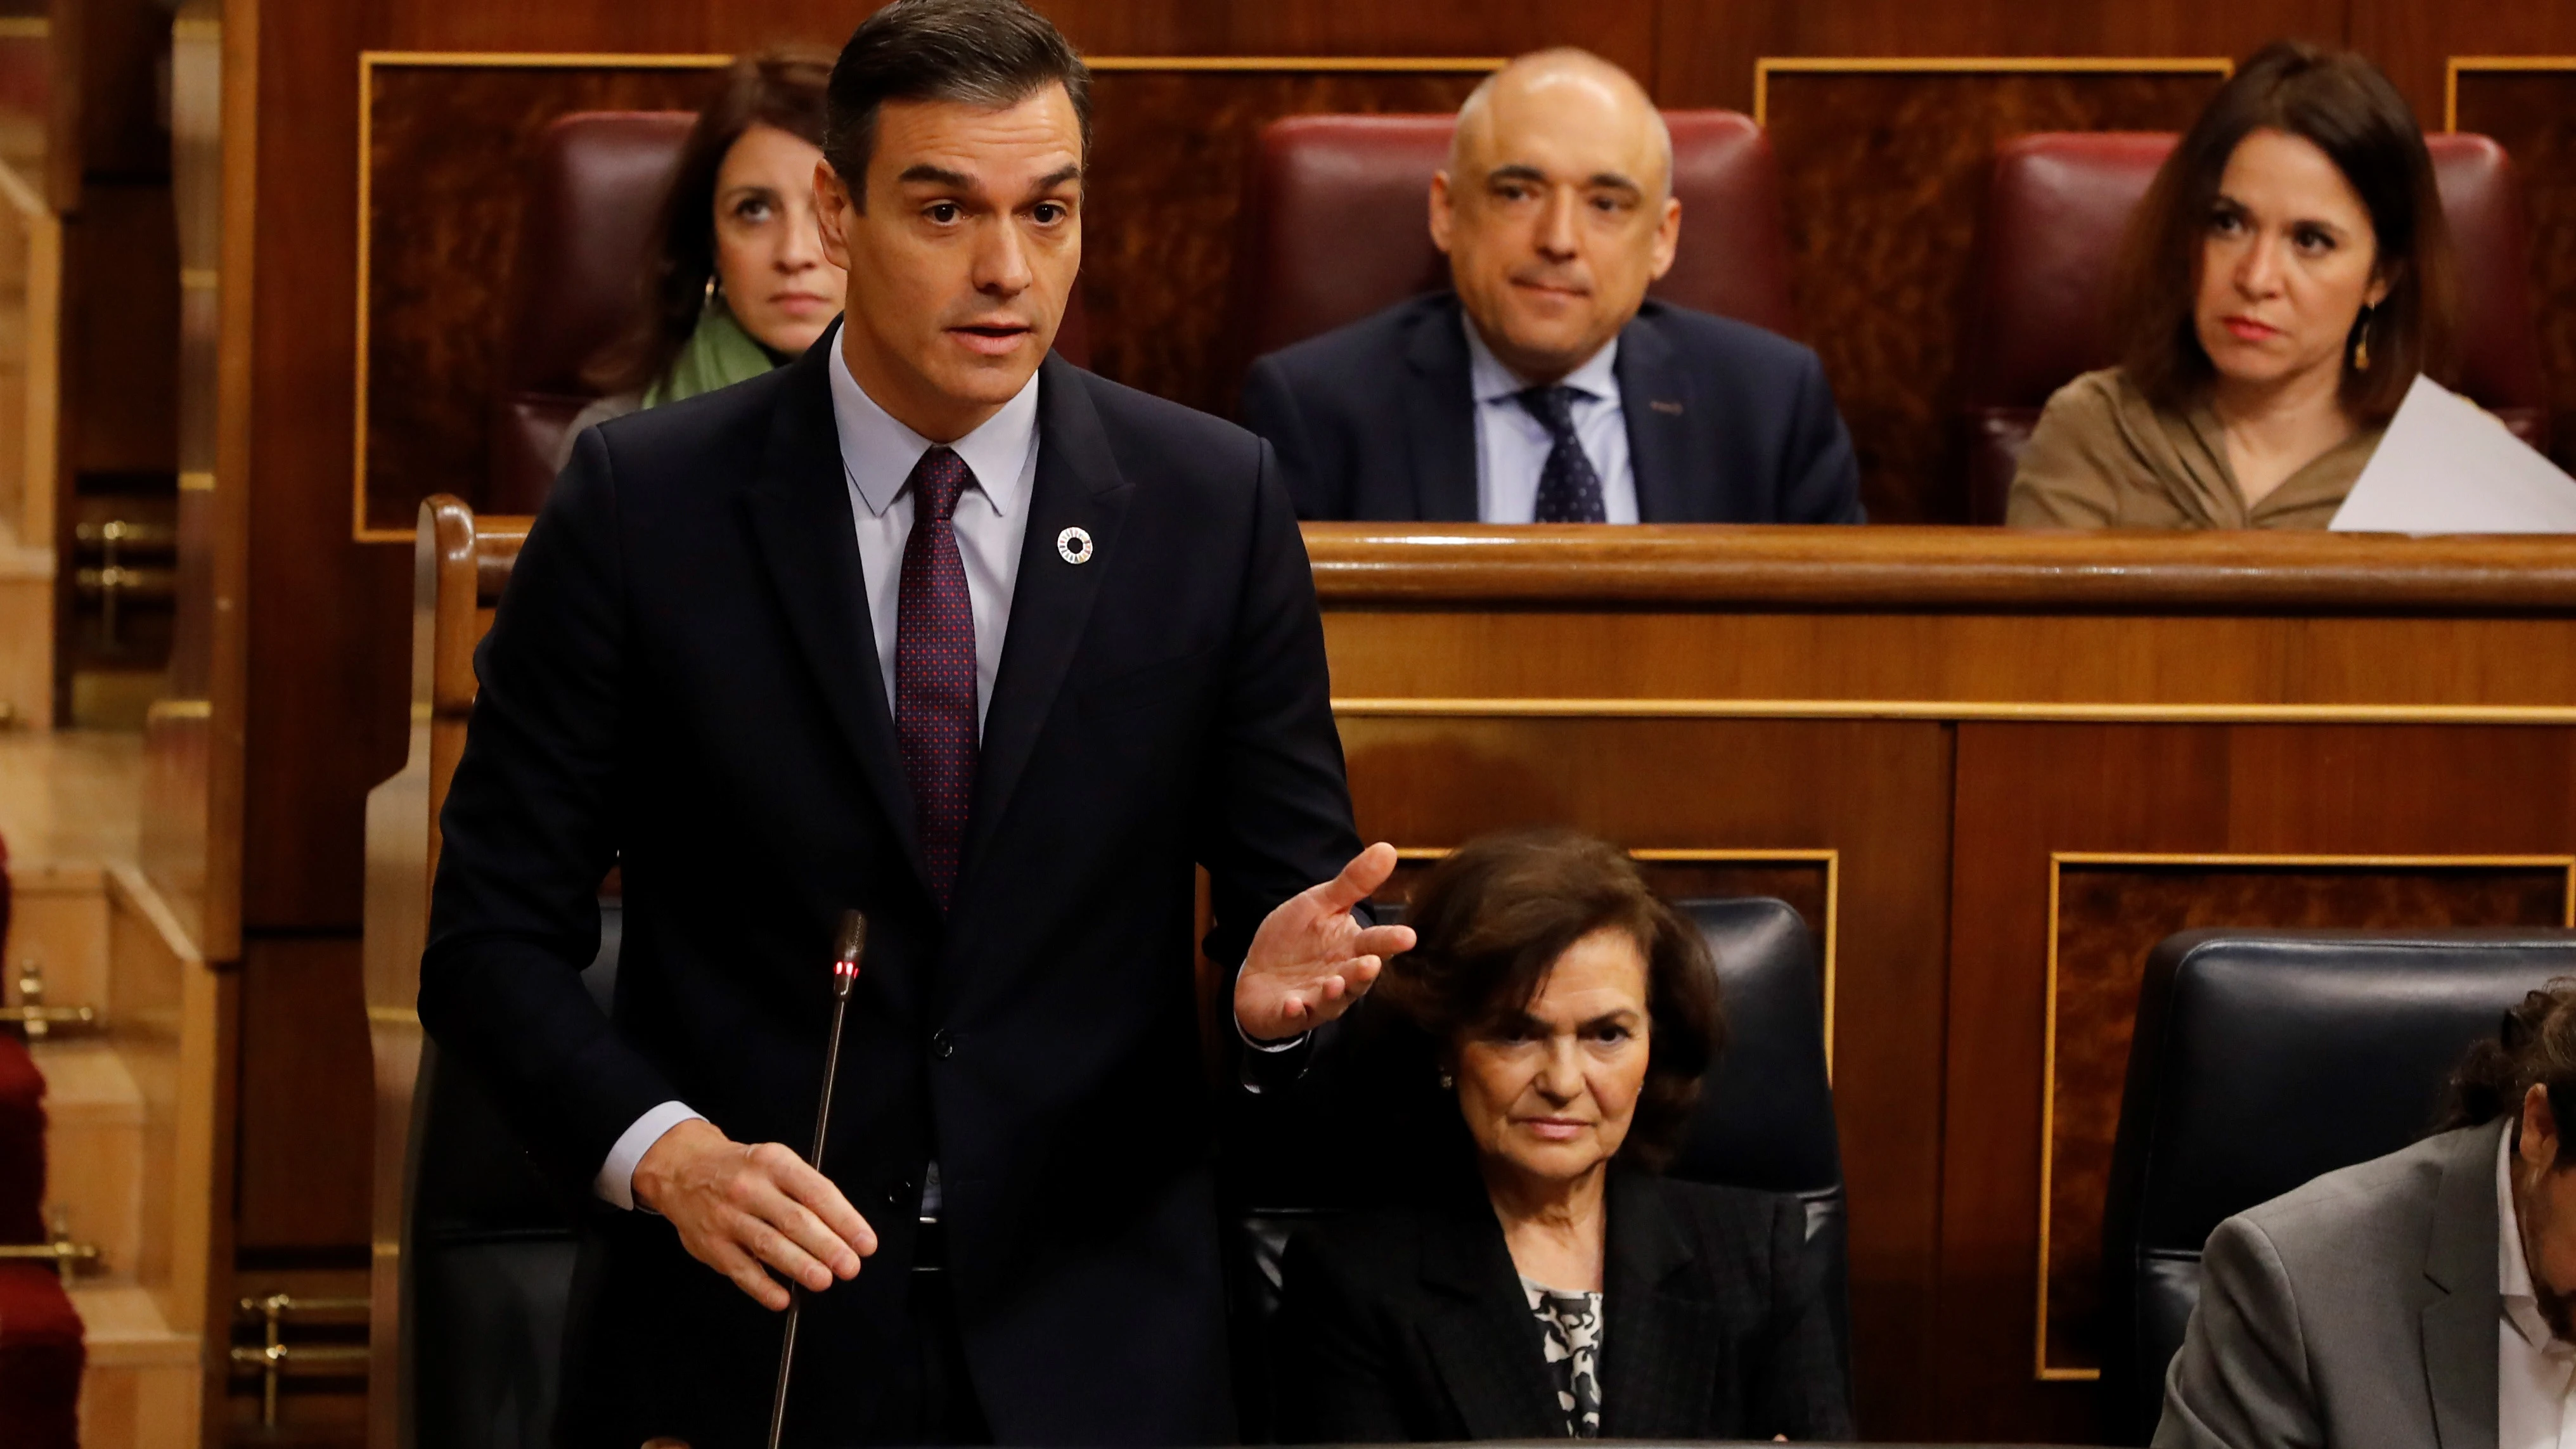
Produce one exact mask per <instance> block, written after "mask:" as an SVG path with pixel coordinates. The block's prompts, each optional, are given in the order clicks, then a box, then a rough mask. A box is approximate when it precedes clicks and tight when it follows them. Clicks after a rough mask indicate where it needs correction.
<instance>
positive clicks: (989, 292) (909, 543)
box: [420, 0, 1411, 1449]
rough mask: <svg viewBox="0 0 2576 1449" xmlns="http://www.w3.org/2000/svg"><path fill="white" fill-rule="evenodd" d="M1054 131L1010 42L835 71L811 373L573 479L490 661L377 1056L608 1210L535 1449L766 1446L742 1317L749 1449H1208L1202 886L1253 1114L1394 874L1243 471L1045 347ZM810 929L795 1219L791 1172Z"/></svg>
mask: <svg viewBox="0 0 2576 1449" xmlns="http://www.w3.org/2000/svg"><path fill="white" fill-rule="evenodd" d="M1088 116H1089V103H1088V89H1087V77H1086V72H1085V71H1084V69H1083V66H1082V64H1081V62H1080V61H1079V60H1078V59H1077V58H1076V57H1075V56H1074V54H1073V52H1072V50H1071V49H1070V47H1068V46H1067V45H1066V44H1065V42H1064V40H1063V38H1062V37H1061V36H1060V35H1058V34H1057V33H1056V31H1055V30H1054V28H1053V27H1051V26H1050V25H1048V24H1047V23H1046V21H1044V20H1043V19H1041V18H1039V17H1038V16H1037V15H1035V14H1034V13H1032V12H1030V11H1029V10H1027V9H1026V8H1024V7H1023V6H1022V5H1020V4H1019V3H1018V0H898V3H896V4H893V5H890V6H888V7H886V8H885V9H883V10H880V11H878V12H877V13H876V14H875V15H874V16H872V17H871V18H870V19H869V20H868V21H867V22H866V23H865V24H864V25H862V26H860V27H859V29H858V32H857V33H856V34H855V35H853V36H852V38H851V40H850V43H849V46H848V47H847V49H845V50H844V51H843V52H842V55H841V58H840V61H839V63H838V65H837V66H836V67H835V69H834V72H833V76H832V81H831V87H830V101H829V123H828V133H827V136H826V141H825V148H824V149H825V155H826V162H825V164H824V165H823V166H822V167H820V168H819V169H818V172H817V176H816V190H817V202H818V207H817V210H818V212H819V213H820V217H821V225H822V229H823V237H824V243H825V248H826V250H827V251H828V252H829V253H830V254H831V256H832V259H833V260H834V262H835V263H837V264H839V265H841V266H843V267H844V268H846V270H847V274H848V287H849V292H848V297H847V309H846V312H845V315H844V319H843V321H842V323H841V325H839V326H837V327H835V328H834V329H833V330H832V331H831V332H829V333H827V334H826V335H825V337H824V339H823V340H822V341H821V342H820V343H818V344H817V345H816V346H815V347H814V349H813V350H812V351H810V352H808V353H807V354H806V355H805V356H804V357H803V358H802V359H800V360H799V361H797V362H795V363H792V364H790V365H788V366H786V367H783V368H781V369H779V370H778V371H776V372H774V373H771V374H769V375H768V376H766V377H763V378H760V379H757V380H755V381H752V382H748V383H744V384H742V385H740V386H737V387H733V388H728V389H725V390H723V391H720V392H716V393H712V394H708V395H706V396H703V397H700V398H696V399H692V400H690V401H688V402H685V403H681V404H677V405H674V406H671V407H667V408H660V409H656V410H654V411H651V412H647V413H641V414H637V415H635V416H633V417H630V418H626V419H622V420H619V421H616V422H612V423H609V424H606V425H604V426H603V427H601V428H598V429H595V430H593V431H591V432H589V433H586V434H584V435H583V436H582V438H581V439H580V441H579V443H578V445H577V446H576V448H575V450H574V455H573V460H572V462H571V464H570V465H569V466H568V467H567V468H566V469H565V471H564V474H563V476H562V478H561V479H560V480H559V481H558V482H557V484H556V486H555V490H554V493H553V496H552V497H551V498H550V499H549V500H548V502H547V505H546V508H545V511H544V513H543V514H542V515H541V516H540V517H539V518H538V520H537V523H536V526H535V528H534V530H533V531H532V532H531V533H530V535H529V538H528V542H527V545H526V548H525V550H524V551H523V553H522V554H521V555H520V558H519V562H518V565H517V569H516V572H515V574H514V576H513V578H512V580H511V584H510V589H509V592H508V595H507V596H506V597H505V598H504V600H503V601H502V604H501V608H500V613H499V616H498V617H497V618H496V619H495V621H494V624H493V628H492V632H491V635H490V637H489V639H488V640H487V641H486V643H485V645H484V647H483V650H482V653H481V655H480V657H479V659H478V670H479V676H480V679H481V685H482V693H481V696H480V698H479V700H478V702H477V704H476V707H475V713H474V718H473V722H472V727H471V730H470V733H469V736H468V740H467V745H466V750H465V754H464V758H463V760H462V761H461V763H460V764H459V765H458V767H457V771H456V776H455V782H454V785H453V788H452V791H451V793H450V795H449V798H448V802H447V806H446V810H445V813H444V815H443V816H442V828H443V830H444V833H445V834H444V839H445V844H444V849H443V853H442V856H441V859H440V863H439V872H438V881H437V888H436V893H435V900H434V905H433V920H432V922H431V933H430V944H429V948H428V952H427V954H426V956H425V957H424V959H423V961H422V969H421V997H420V1012H421V1019H422V1021H423V1023H424V1024H425V1025H426V1026H427V1028H428V1029H429V1031H430V1032H431V1034H432V1035H433V1036H434V1037H435V1038H436V1039H437V1041H438V1043H439V1045H440V1047H441V1048H442V1049H443V1050H444V1051H446V1052H448V1053H450V1054H451V1059H452V1060H456V1061H460V1062H462V1063H463V1064H464V1065H465V1066H466V1067H467V1068H469V1069H470V1070H472V1071H474V1072H475V1073H476V1074H477V1075H479V1076H480V1077H481V1078H482V1079H483V1080H484V1081H485V1082H486V1083H487V1084H488V1085H489V1087H490V1088H491V1089H492V1091H493V1094H494V1096H495V1098H496V1099H497V1100H499V1101H500V1102H501V1103H502V1104H503V1106H504V1108H505V1110H506V1111H508V1112H509V1113H510V1114H511V1116H512V1117H513V1119H514V1121H515V1123H516V1125H517V1127H518V1129H519V1131H520V1132H521V1133H522V1135H523V1137H524V1138H525V1140H526V1142H527V1144H528V1146H529V1148H530V1150H531V1152H532V1154H533V1155H534V1156H535V1158H536V1159H537V1161H538V1162H539V1163H540V1164H542V1165H545V1166H547V1167H550V1168H551V1169H552V1170H553V1171H554V1172H555V1174H556V1175H557V1176H558V1177H559V1178H561V1179H562V1180H564V1181H565V1182H567V1183H568V1184H572V1185H574V1186H576V1187H577V1189H578V1190H579V1191H581V1192H583V1193H585V1194H590V1195H595V1196H596V1197H597V1198H599V1199H602V1200H603V1204H602V1205H601V1206H600V1208H599V1209H598V1211H597V1212H596V1213H595V1214H594V1215H593V1221H592V1223H591V1224H590V1226H589V1229H588V1231H587V1232H586V1234H585V1239H584V1243H583V1249H582V1259H581V1268H580V1272H579V1277H578V1284H577V1293H578V1297H577V1306H576V1310H575V1314H576V1316H575V1323H574V1327H573V1329H572V1335H571V1337H572V1342H571V1344H570V1346H569V1355H570V1365H569V1370H568V1374H567V1383H566V1388H565V1396H564V1414H563V1420H562V1432H563V1437H564V1438H565V1440H566V1441H567V1442H569V1443H573V1444H578V1445H594V1444H595V1445H602V1446H610V1445H613V1446H617V1449H633V1446H635V1445H636V1444H638V1443H640V1442H643V1441H644V1440H646V1439H649V1438H656V1437H669V1438H673V1439H678V1440H682V1441H685V1442H687V1443H690V1444H693V1445H695V1446H698V1449H710V1446H720V1445H730V1444H744V1443H753V1442H757V1440H758V1438H759V1436H760V1434H761V1432H762V1430H763V1428H764V1426H765V1425H766V1422H767V1416H768V1399H769V1394H770V1389H771V1385H772V1382H773V1375H774V1373H775V1370H776V1364H777V1355H778V1345H779V1329H780V1320H779V1318H778V1317H776V1316H775V1314H774V1310H777V1309H780V1308H783V1307H784V1306H785V1305H786V1303H787V1301H788V1292H787V1289H786V1287H785V1286H784V1285H783V1284H782V1283H781V1282H780V1281H779V1280H780V1279H781V1278H784V1279H787V1280H792V1281H794V1282H796V1283H800V1284H802V1285H803V1286H804V1287H805V1289H807V1290H808V1292H809V1293H810V1294H811V1295H812V1296H811V1297H810V1298H809V1300H808V1302H807V1304H806V1308H805V1316H804V1322H803V1328H802V1332H801V1335H800V1340H799V1343H798V1363H799V1368H798V1372H797V1375H796V1379H795V1385H796V1395H795V1398H794V1400H793V1403H792V1406H791V1408H790V1411H789V1416H788V1425H789V1438H790V1439H791V1440H792V1441H793V1442H797V1443H802V1444H825V1443H829V1444H843V1443H853V1442H865V1441H877V1442H900V1443H914V1444H922V1443H957V1442H978V1441H989V1440H991V1439H993V1438H995V1437H998V1438H999V1439H1000V1440H1001V1441H1002V1442H1006V1443H1026V1444H1049V1443H1081V1444H1128V1443H1133V1444H1183V1443H1214V1442H1221V1441H1224V1440H1226V1439H1228V1438H1230V1437H1231V1436H1232V1434H1233V1432H1234V1420H1233V1416H1232V1412H1231V1409H1230V1406H1229V1399H1228V1391H1227V1381H1226V1368H1225V1365H1226V1349H1225V1331H1224V1318H1223V1313H1222V1304H1221V1293H1220V1284H1219V1264H1218V1250H1217V1220H1216V1211H1215V1202H1214V1189H1213V1186H1212V1178H1211V1170H1210V1165H1209V1164H1210V1157H1211V1145H1210V1135H1211V1134H1210V1120H1211V1117H1212V1109H1211V1103H1210V1102H1209V1101H1208V1093H1207V1091H1206V1087H1205V1075H1204V1072H1203V1069H1202V1064H1201V1054H1200V1046H1199V1042H1200V1035H1199V1031H1198V1022H1199V1020H1200V1013H1199V1010H1198V1007H1197V1005H1196V1001H1195V996H1194V989H1193V975H1192V972H1193V963H1192V956H1191V943H1190V940H1189V935H1190V922H1191V920H1192V913H1193V901H1194V878H1193V872H1192V868H1193V866H1194V865H1204V866H1205V867H1206V868H1207V871H1208V874H1209V877H1210V880H1211V882H1212V889H1213V897H1212V901H1213V915H1214V920H1215V930H1214V932H1213V933H1212V935H1211V936H1210V937H1209V940H1208V942H1207V948H1208V950H1209V952H1210V953H1211V955H1212V956H1213V957H1214V959H1216V960H1218V961H1222V962H1227V963H1236V962H1240V963H1241V965H1240V969H1239V971H1238V972H1237V974H1236V976H1235V977H1234V980H1233V989H1232V993H1231V997H1232V1008H1233V1009H1232V1013H1231V1014H1232V1017H1233V1021H1234V1030H1235V1031H1236V1032H1239V1033H1240V1035H1241V1038H1242V1041H1241V1046H1242V1049H1243V1050H1242V1058H1243V1059H1242V1061H1241V1062H1240V1063H1239V1064H1238V1065H1239V1069H1240V1070H1241V1071H1242V1072H1243V1074H1244V1076H1245V1078H1246V1079H1247V1081H1249V1080H1252V1079H1254V1078H1268V1079H1285V1078H1289V1077H1293V1076H1294V1075H1295V1073H1296V1071H1297V1070H1298V1058H1299V1057H1300V1055H1301V1054H1302V1050H1303V1048H1302V1047H1301V1046H1300V1045H1299V1042H1300V1041H1301V1040H1302V1036H1301V1034H1302V1033H1303V1032H1304V1031H1305V1030H1306V1029H1307V1028H1308V1027H1309V1026H1311V1025H1312V1024H1315V1023H1317V1022H1320V1021H1323V1020H1327V1019H1329V1018H1331V1017H1333V1016H1335V1015H1338V1014H1339V1012H1340V1011H1341V1010H1342V1009H1343V1008H1345V1007H1346V1006H1347V1005H1348V1004H1349V1003H1350V1002H1351V1001H1352V1000H1354V999H1355V998H1356V997H1357V995H1358V994H1359V993H1360V992H1362V991H1364V990H1365V989H1366V988H1367V986H1368V984H1369V983H1370V981H1371V980H1372V979H1373V978H1374V976H1375V974H1376V972H1377V969H1378V965H1379V962H1380V961H1381V960H1382V959H1383V958H1384V957H1385V956H1387V955H1390V954H1392V953H1395V952H1398V951H1401V950H1403V949H1405V948H1406V947H1407V946H1408V945H1410V943H1411V933H1410V932H1408V931H1406V930H1405V929H1404V928H1402V927H1394V926H1389V927H1371V928H1363V927H1362V926H1361V925H1360V924H1358V923H1357V922H1356V921H1355V920H1354V919H1353V918H1352V916H1351V914H1350V912H1351V908H1352V907H1353V906H1355V905H1356V904H1357V903H1358V902H1359V901H1360V900H1361V899H1362V898H1363V897H1365V896H1366V895H1367V894H1368V893H1369V892H1370V891H1372V890H1374V889H1376V888H1377V887H1378V886H1379V885H1380V884H1382V883H1383V882H1384V880H1385V879H1386V877H1387V875H1388V873H1389V872H1390V871H1391V870H1392V868H1393V865H1394V852H1393V851H1392V850H1391V849H1389V848H1388V847H1386V846H1383V845H1381V846H1376V847H1372V848H1371V849H1370V850H1368V851H1365V852H1363V851H1360V849H1359V841H1358V839H1357V837H1356V836H1355V834H1354V832H1353V829H1352V825H1351V815H1350V801H1349V795H1348V790H1347V786H1346V783H1345V781H1344V777H1343V766H1342V756H1341V749H1340V744H1339V740H1338V737H1337V735H1336V733H1335V730H1334V725H1333V719H1332V712H1331V705H1330V700H1329V698H1328V689H1327V681H1326V677H1325V660H1324V640H1323V631H1322V627H1321V622H1320V619H1319V617H1318V614H1317V609H1316V602H1315V595H1314V589H1313V583H1312V578H1311V575H1310V573H1309V571H1308V567H1307V563H1306V557H1305V553H1304V550H1303V547H1302V545H1301V544H1300V542H1299V539H1298V534H1297V528H1296V523H1295V520H1294V518H1293V517H1292V515H1291V509H1290V505H1289V500H1288V497H1287V494H1286V491H1285V490H1284V489H1283V488H1282V487H1281V486H1280V484H1279V481H1278V479H1277V476H1276V474H1275V472H1274V465H1273V463H1272V461H1271V457H1270V454H1269V450H1268V449H1266V448H1265V447H1263V446H1262V444H1261V443H1260V441H1259V440H1258V439H1255V438H1253V437H1251V436H1249V435H1248V434H1245V433H1243V432H1241V431H1239V430H1237V429H1235V428H1232V427H1230V426H1228V425H1226V424H1224V423H1220V422H1217V421H1215V420H1213V419H1210V418H1207V417H1204V416H1201V415H1199V414H1196V413H1192V412H1190V411H1187V410H1186V409H1183V408H1179V407H1176V406H1173V405H1171V404H1168V403H1163V402H1159V401H1156V400H1154V399H1152V398H1149V397H1145V396H1142V395H1140V394H1137V393H1134V392H1130V391H1128V390H1127V389H1125V388H1121V387H1117V386H1115V385H1112V384H1110V383H1107V382H1104V381H1101V380H1100V379H1098V378H1095V377H1092V376H1090V375H1089V374H1087V373H1084V372H1082V371H1080V370H1078V369H1076V368H1073V367H1071V366H1069V365H1067V364H1066V363H1064V362H1063V361H1062V360H1061V359H1058V358H1055V357H1052V356H1050V355H1049V353H1048V348H1049V345H1050V343H1051V341H1052V339H1053V337H1054V334H1055V330H1056V326H1057V323H1058V320H1059V319H1060V318H1061V316H1062V315H1063V309H1064V305H1065V300H1066V297H1067V295H1068V293H1069V291H1070V289H1071V286H1072V284H1073V280H1074V275H1075V271H1076V268H1077V267H1078V265H1079V262H1080V258H1081V235H1082V234H1081V209H1082V202H1083V196H1084V191H1085V187H1084V175H1085V168H1086V165H1087V161H1088V156H1087V152H1088V143H1089V125H1088ZM612 864H616V865H620V866H622V869H623V875H624V882H625V886H624V889H625V919H626V925H625V936H624V943H623V948H622V953H621V959H620V968H619V979H618V983H617V1000H616V1006H615V1010H614V1012H613V1013H612V1014H610V1015H607V1016H603V1015H602V1014H601V1013H600V1012H599V1011H597V1010H596V1009H595V1008H594V1007H593V1006H592V1005H591V1004H590V1001H589V999H588V998H587V996H586V995H585V994H584V992H583V990H582V987H581V985H580V982H579V980H578V971H579V969H580V967H581V966H582V964H583V963H585V962H586V961H588V960H589V959H590V957H591V955H592V953H593V951H594V949H595V945H596V939H597V929H598V914H597V909H596V906H595V904H594V896H595V892H596V888H597V886H598V883H599V881H600V879H601V877H602V876H603V875H604V874H605V873H606V871H607V870H608V869H609V867H610V866H611V865H612ZM1319 880H1321V881H1324V882H1325V883H1324V884H1322V885H1316V884H1315V882H1317V881H1319ZM851 907H856V908H857V909H860V910H862V911H864V912H866V913H867V916H868V919H869V922H870V928H871V929H870V935H869V939H868V950H867V956H866V962H865V966H864V970H863V974H862V976H861V979H860V981H859V984H858V992H857V996H856V997H855V998H854V1001H853V1004H852V1006H851V1009H850V1024H849V1029H848V1038H847V1044H846V1048H845V1052H844V1057H843V1061H842V1066H841V1070H840V1077H839V1082H838V1085H837V1088H836V1091H837V1098H836V1110H835V1113H834V1125H835V1132H834V1136H833V1141H832V1149H831V1152H830V1155H829V1157H828V1159H827V1160H826V1161H824V1162H822V1163H821V1164H819V1165H818V1166H819V1169H820V1170H819V1171H818V1170H816V1168H815V1167H809V1166H807V1165H806V1164H805V1163H803V1162H802V1161H801V1160H800V1159H799V1157H798V1155H797V1153H796V1152H795V1151H794V1150H793V1149H791V1148H788V1147H785V1146H782V1145H780V1144H782V1143H788V1142H802V1141H804V1140H805V1139H806V1137H807V1136H808V1134H809V1133H810V1132H811V1130H812V1127H813V1118H812V1113H813V1110H814V1103H815V1100H816V1095H817V1091H818V1088H819V1086H820V1079H821V1075H822V1066H823V1055H824V1044H825V1035H826V1030H827V1022H828V1021H829V1019H830V1013H831V1008H830V997H831V992H830V980H831V968H830V964H829V963H830V961H831V954H832V941H833V936H834V929H835V923H836V921H837V920H838V918H839V916H840V914H841V912H842V911H843V910H844V909H847V908H851ZM863 1259H864V1260H865V1263H866V1270H865V1271H864V1272H862V1271H861V1263H862V1260H863Z"/></svg>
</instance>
